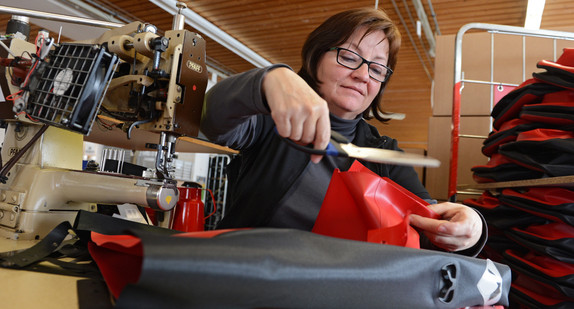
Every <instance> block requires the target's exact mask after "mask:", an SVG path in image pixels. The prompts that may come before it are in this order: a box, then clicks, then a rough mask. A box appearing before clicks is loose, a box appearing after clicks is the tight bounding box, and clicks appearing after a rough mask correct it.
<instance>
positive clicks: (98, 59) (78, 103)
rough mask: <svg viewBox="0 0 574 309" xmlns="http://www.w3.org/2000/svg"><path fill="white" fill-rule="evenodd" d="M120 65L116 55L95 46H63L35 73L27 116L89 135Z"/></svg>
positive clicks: (54, 51)
mask: <svg viewBox="0 0 574 309" xmlns="http://www.w3.org/2000/svg"><path fill="white" fill-rule="evenodd" d="M118 61H119V58H118V57H117V56H116V55H115V54H112V53H109V52H107V51H106V50H105V49H104V48H102V47H98V46H96V45H90V44H69V43H64V44H61V45H60V46H58V47H56V48H55V49H54V50H53V51H51V52H50V53H49V55H48V57H46V59H45V61H44V63H42V64H41V65H40V66H39V68H38V70H37V72H34V75H33V80H32V81H31V83H30V97H29V99H28V104H27V110H26V111H27V113H28V115H29V116H30V117H31V118H33V119H36V120H39V121H41V122H43V123H47V124H50V125H53V126H56V127H60V128H64V129H68V130H71V131H75V132H79V133H82V134H84V135H87V134H89V133H90V130H91V128H92V125H93V122H94V119H95V117H96V115H97V113H98V110H99V108H100V104H101V102H102V99H103V98H104V94H105V92H106V89H107V87H108V84H109V81H110V80H111V78H112V76H113V73H114V70H115V67H116V65H117V63H118Z"/></svg>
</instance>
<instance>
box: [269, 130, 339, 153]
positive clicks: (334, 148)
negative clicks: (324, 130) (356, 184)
mask: <svg viewBox="0 0 574 309" xmlns="http://www.w3.org/2000/svg"><path fill="white" fill-rule="evenodd" d="M275 132H277V129H275ZM283 140H285V142H287V144H289V146H291V147H293V148H295V149H297V150H300V151H303V152H306V153H309V154H315V155H328V156H335V157H348V155H347V153H346V152H345V150H343V148H341V145H340V143H346V144H347V143H349V141H348V140H347V138H346V137H344V136H343V135H341V134H340V133H338V132H336V131H333V130H331V140H330V141H329V144H327V148H325V149H324V150H323V149H314V148H313V144H309V145H299V144H297V143H295V142H294V141H292V140H290V139H288V138H283Z"/></svg>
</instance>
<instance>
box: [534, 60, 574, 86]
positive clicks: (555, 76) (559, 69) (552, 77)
mask: <svg viewBox="0 0 574 309" xmlns="http://www.w3.org/2000/svg"><path fill="white" fill-rule="evenodd" d="M536 66H537V67H538V68H541V69H546V72H536V73H532V76H533V77H534V78H535V79H536V80H539V81H542V82H545V83H548V84H551V85H555V86H559V87H562V88H567V89H574V73H573V72H572V71H571V70H572V67H566V66H561V65H557V64H556V63H552V62H550V61H544V60H543V61H540V62H538V64H536Z"/></svg>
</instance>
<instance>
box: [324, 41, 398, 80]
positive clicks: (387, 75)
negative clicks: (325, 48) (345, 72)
mask: <svg viewBox="0 0 574 309" xmlns="http://www.w3.org/2000/svg"><path fill="white" fill-rule="evenodd" d="M332 50H336V51H337V63H338V64H340V65H342V66H344V67H346V68H348V69H351V70H356V69H358V68H360V67H361V66H362V65H363V63H366V64H367V67H368V68H369V69H368V70H369V77H370V78H372V79H374V80H376V81H378V82H380V83H384V82H386V81H387V80H389V77H391V75H392V74H393V70H391V68H389V67H388V66H386V65H384V64H382V63H378V62H375V61H369V60H367V59H365V58H363V57H362V56H361V55H359V54H358V53H356V52H354V51H352V50H350V49H347V48H344V47H331V48H329V51H332ZM341 50H344V51H347V52H350V53H353V54H355V55H357V56H358V57H359V58H361V60H362V61H361V63H359V65H358V66H357V67H356V68H353V67H350V66H348V65H345V64H343V63H341V62H340V61H339V52H340V51H341ZM371 63H374V64H376V65H380V66H383V67H384V68H385V69H387V74H385V79H384V80H379V79H377V78H376V77H373V76H372V75H371Z"/></svg>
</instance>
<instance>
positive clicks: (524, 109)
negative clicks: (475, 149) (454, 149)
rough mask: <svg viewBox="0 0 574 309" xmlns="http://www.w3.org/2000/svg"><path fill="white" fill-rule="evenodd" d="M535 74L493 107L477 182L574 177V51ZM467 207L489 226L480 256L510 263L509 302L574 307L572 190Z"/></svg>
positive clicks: (517, 193) (513, 195)
mask: <svg viewBox="0 0 574 309" xmlns="http://www.w3.org/2000/svg"><path fill="white" fill-rule="evenodd" d="M537 67H538V68H542V69H545V70H546V71H545V72H541V73H533V78H532V79H529V80H527V81H525V82H524V83H522V84H521V85H519V86H518V87H517V88H516V89H514V90H513V91H511V92H509V93H508V94H507V95H506V96H505V97H503V98H502V99H501V100H500V101H499V102H498V103H497V104H496V105H495V107H494V108H493V110H492V114H491V115H492V117H493V119H494V121H493V131H492V132H491V133H490V135H489V137H488V138H487V139H486V140H485V141H484V146H483V148H482V152H483V154H484V155H486V156H488V157H489V158H490V159H489V162H488V163H487V164H485V165H480V166H474V167H473V168H472V171H473V177H474V179H475V181H476V182H478V183H488V182H501V181H512V180H526V179H538V178H546V177H557V176H570V175H574V130H573V128H574V49H565V50H564V52H563V54H562V56H561V57H560V58H559V59H558V61H556V62H551V61H547V60H542V61H540V62H538V64H537ZM464 204H466V205H469V206H471V207H474V208H476V209H477V210H479V211H480V212H481V213H482V214H483V215H484V216H485V217H486V220H487V222H488V225H489V241H488V243H487V245H486V247H485V249H484V250H483V252H482V253H481V255H482V256H484V257H488V258H490V259H492V260H494V261H499V262H502V263H505V264H507V265H509V266H510V267H511V269H512V272H513V282H512V287H511V292H510V297H511V301H512V302H513V303H515V304H517V306H519V307H528V308H541V307H544V308H574V187H573V186H572V184H571V183H570V184H568V183H566V184H563V185H560V184H557V185H556V186H552V187H550V186H548V187H536V186H532V187H521V188H504V189H499V190H491V191H485V192H484V193H483V194H482V195H481V196H480V197H479V198H476V199H467V200H465V201H464Z"/></svg>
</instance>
